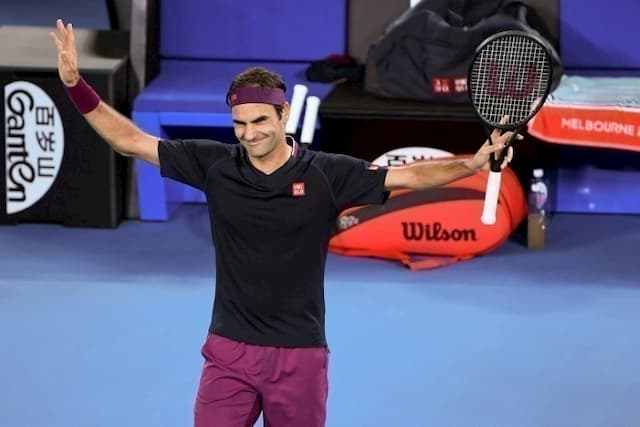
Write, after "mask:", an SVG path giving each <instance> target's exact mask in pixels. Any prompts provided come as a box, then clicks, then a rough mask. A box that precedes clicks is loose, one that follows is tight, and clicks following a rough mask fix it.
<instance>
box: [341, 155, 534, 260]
mask: <svg viewBox="0 0 640 427" xmlns="http://www.w3.org/2000/svg"><path fill="white" fill-rule="evenodd" d="M452 158H456V157H455V156H454V157H452ZM487 175H488V173H487V172H478V173H476V174H474V175H472V176H469V177H467V178H463V179H461V180H458V181H455V182H452V183H450V184H448V185H445V186H441V187H437V188H432V189H428V190H419V191H412V190H398V191H393V192H391V194H390V197H389V200H388V201H387V202H386V203H385V204H384V205H365V206H360V207H355V208H351V209H348V210H345V211H344V212H342V213H341V214H340V216H339V217H338V223H337V227H336V230H335V233H334V234H333V236H332V238H331V240H330V242H329V250H330V251H331V252H333V253H337V254H342V255H352V256H366V257H376V258H383V259H390V260H398V261H400V262H402V263H403V264H404V265H406V266H407V267H409V268H411V269H412V270H417V269H425V268H435V267H442V266H445V265H450V264H452V263H455V262H457V261H461V260H465V259H469V258H472V257H474V256H477V255H481V254H485V253H487V252H490V251H491V250H493V249H495V248H497V247H498V246H499V245H501V244H502V243H503V242H504V241H506V240H507V238H508V237H509V236H510V235H511V233H512V232H513V231H514V230H515V229H516V227H518V225H519V224H520V223H521V222H522V221H523V220H524V218H525V216H526V212H527V201H526V198H525V194H524V190H523V189H522V186H521V184H520V182H519V181H518V178H517V177H516V175H515V173H514V172H513V171H512V170H511V169H509V168H505V169H504V170H503V171H502V183H501V186H500V197H499V200H498V208H497V211H496V223H495V224H493V225H485V224H482V222H480V214H481V212H482V206H483V204H484V192H485V188H486V185H487Z"/></svg>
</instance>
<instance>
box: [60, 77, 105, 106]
mask: <svg viewBox="0 0 640 427" xmlns="http://www.w3.org/2000/svg"><path fill="white" fill-rule="evenodd" d="M64 88H65V89H66V90H67V94H68V95H69V98H71V102H73V105H75V106H76V109H77V110H78V111H80V113H82V114H87V113H89V112H91V111H93V110H95V108H96V107H97V106H98V104H100V96H99V95H98V94H97V93H96V91H95V90H93V88H92V87H91V86H89V84H87V82H85V81H84V79H83V78H82V77H80V80H78V83H76V84H75V86H67V85H65V86H64Z"/></svg>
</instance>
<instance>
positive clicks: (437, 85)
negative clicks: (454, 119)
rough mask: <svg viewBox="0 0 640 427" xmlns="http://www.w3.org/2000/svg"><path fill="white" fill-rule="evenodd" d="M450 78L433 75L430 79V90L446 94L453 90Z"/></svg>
mask: <svg viewBox="0 0 640 427" xmlns="http://www.w3.org/2000/svg"><path fill="white" fill-rule="evenodd" d="M452 86H453V84H452V80H451V79H448V78H446V77H434V78H432V79H431V90H432V91H433V93H438V94H448V93H451V91H452V90H453V87H452Z"/></svg>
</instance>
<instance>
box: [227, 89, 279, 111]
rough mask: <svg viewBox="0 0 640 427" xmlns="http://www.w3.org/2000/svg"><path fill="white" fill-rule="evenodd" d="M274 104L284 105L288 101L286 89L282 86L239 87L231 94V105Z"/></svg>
mask: <svg viewBox="0 0 640 427" xmlns="http://www.w3.org/2000/svg"><path fill="white" fill-rule="evenodd" d="M254 102H255V103H259V104H273V105H282V104H284V103H285V102H287V99H286V98H285V96H284V91H283V90H282V89H280V88H269V87H257V86H244V87H238V88H235V89H234V90H233V92H231V94H230V95H229V105H230V106H232V107H233V106H234V105H238V104H249V103H254Z"/></svg>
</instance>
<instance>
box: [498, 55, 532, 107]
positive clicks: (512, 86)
mask: <svg viewBox="0 0 640 427" xmlns="http://www.w3.org/2000/svg"><path fill="white" fill-rule="evenodd" d="M488 70H489V72H488V82H487V86H488V87H487V92H488V93H489V95H491V96H499V97H507V96H508V97H511V98H514V99H522V98H526V97H528V96H529V95H530V94H531V92H532V91H533V90H534V89H535V86H536V80H537V79H538V76H539V75H540V72H539V71H538V67H537V66H536V64H534V63H531V62H530V63H529V64H526V65H524V66H520V67H517V66H513V65H509V64H504V63H499V62H492V63H490V64H489V66H488Z"/></svg>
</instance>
